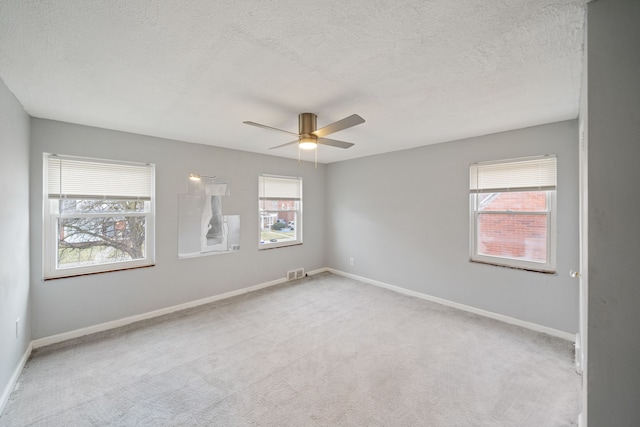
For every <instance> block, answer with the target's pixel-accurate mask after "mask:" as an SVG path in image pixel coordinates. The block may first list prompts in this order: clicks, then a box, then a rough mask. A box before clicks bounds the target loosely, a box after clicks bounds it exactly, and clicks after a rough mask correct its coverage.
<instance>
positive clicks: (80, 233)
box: [58, 216, 146, 268]
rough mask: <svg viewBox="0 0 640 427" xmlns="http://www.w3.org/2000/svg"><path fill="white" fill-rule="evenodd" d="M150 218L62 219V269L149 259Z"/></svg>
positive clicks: (60, 266) (59, 242) (60, 258)
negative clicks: (146, 236)
mask: <svg viewBox="0 0 640 427" xmlns="http://www.w3.org/2000/svg"><path fill="white" fill-rule="evenodd" d="M145 234H146V218H145V217H143V216H105V217H97V218H95V217H94V218H60V219H58V267H59V268H70V267H81V266H86V265H97V264H107V263H113V262H120V261H131V260H136V259H143V258H145Z"/></svg>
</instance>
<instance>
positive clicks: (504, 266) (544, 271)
mask: <svg viewBox="0 0 640 427" xmlns="http://www.w3.org/2000/svg"><path fill="white" fill-rule="evenodd" d="M469 262H473V263H477V264H484V265H492V266H494V267H502V268H510V269H512V270H521V271H529V272H532V273H542V274H553V275H556V274H558V273H557V271H556V270H555V269H554V270H544V269H536V268H534V267H518V266H514V265H506V264H499V263H497V262H490V261H480V260H477V259H469Z"/></svg>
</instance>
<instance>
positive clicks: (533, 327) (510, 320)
mask: <svg viewBox="0 0 640 427" xmlns="http://www.w3.org/2000/svg"><path fill="white" fill-rule="evenodd" d="M327 271H330V272H331V273H334V274H338V275H340V276H344V277H348V278H350V279H354V280H358V281H360V282H364V283H368V284H370V285H374V286H379V287H381V288H385V289H389V290H392V291H395V292H398V293H401V294H405V295H409V296H412V297H416V298H421V299H424V300H427V301H431V302H435V303H437V304H442V305H446V306H448V307H453V308H457V309H458V310H463V311H467V312H469V313H474V314H479V315H480V316H484V317H489V318H491V319H495V320H499V321H501V322H505V323H509V324H511V325H516V326H521V327H523V328H526V329H531V330H532V331H536V332H542V333H545V334H547V335H551V336H554V337H558V338H562V339H565V340H567V341H571V342H574V343H575V340H576V335H575V334H572V333H569V332H564V331H560V330H558V329H553V328H549V327H547V326H542V325H538V324H536V323H531V322H526V321H524V320H520V319H516V318H514V317H509V316H505V315H503V314H498V313H494V312H492V311H487V310H482V309H480V308H476V307H472V306H470V305H464V304H460V303H457V302H453V301H449V300H446V299H443V298H438V297H434V296H431V295H427V294H423V293H421V292H416V291H412V290H409V289H405V288H401V287H399V286H395V285H390V284H388V283H384V282H380V281H378V280H373V279H368V278H366V277H362V276H357V275H355V274H351V273H346V272H344V271H340V270H336V269H333V268H328V269H327Z"/></svg>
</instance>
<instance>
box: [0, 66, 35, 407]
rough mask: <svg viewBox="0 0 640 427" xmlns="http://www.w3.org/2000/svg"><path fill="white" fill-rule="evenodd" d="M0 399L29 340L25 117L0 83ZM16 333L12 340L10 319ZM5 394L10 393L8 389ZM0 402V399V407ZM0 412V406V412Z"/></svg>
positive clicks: (27, 165) (26, 129)
mask: <svg viewBox="0 0 640 427" xmlns="http://www.w3.org/2000/svg"><path fill="white" fill-rule="evenodd" d="M0 146H1V147H2V155H0V191H1V193H0V194H1V195H2V203H0V395H2V394H3V392H5V390H6V387H7V385H9V382H10V380H11V376H12V375H13V373H14V371H15V369H16V368H17V367H18V365H19V363H20V359H21V358H22V355H23V354H24V352H25V350H26V349H27V347H28V345H29V342H30V341H31V332H30V330H31V325H30V316H31V313H30V310H29V116H28V115H27V114H26V113H25V112H24V110H23V109H22V106H21V105H20V103H19V102H18V100H17V99H16V98H15V97H14V96H13V94H12V93H11V92H9V89H7V87H6V86H5V84H4V82H3V81H2V80H1V79H0ZM18 317H20V318H21V322H20V331H19V336H18V338H16V323H15V322H16V319H17V318H18ZM9 391H10V390H9ZM1 404H2V401H0V405H1ZM1 409H2V408H1V407H0V410H1Z"/></svg>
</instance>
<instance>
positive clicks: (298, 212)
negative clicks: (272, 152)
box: [258, 174, 303, 250]
mask: <svg viewBox="0 0 640 427" xmlns="http://www.w3.org/2000/svg"><path fill="white" fill-rule="evenodd" d="M265 178H266V179H269V178H274V179H287V180H292V181H294V180H295V181H298V182H299V186H300V188H299V197H298V198H293V197H263V196H262V194H263V192H264V188H263V185H264V184H263V179H265ZM302 181H303V180H302V177H294V176H283V175H270V174H260V175H259V176H258V250H266V249H275V248H283V247H288V246H297V245H302V243H303V240H302V229H303V207H302V199H303V193H302V188H303V182H302ZM263 200H291V201H297V202H298V209H293V210H291V209H269V210H263V209H262V203H261V202H262V201H263ZM280 212H286V213H291V212H293V213H294V218H295V220H294V222H295V227H294V231H295V239H294V240H285V241H278V242H263V241H262V218H263V216H264V214H265V213H275V214H277V213H280Z"/></svg>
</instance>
